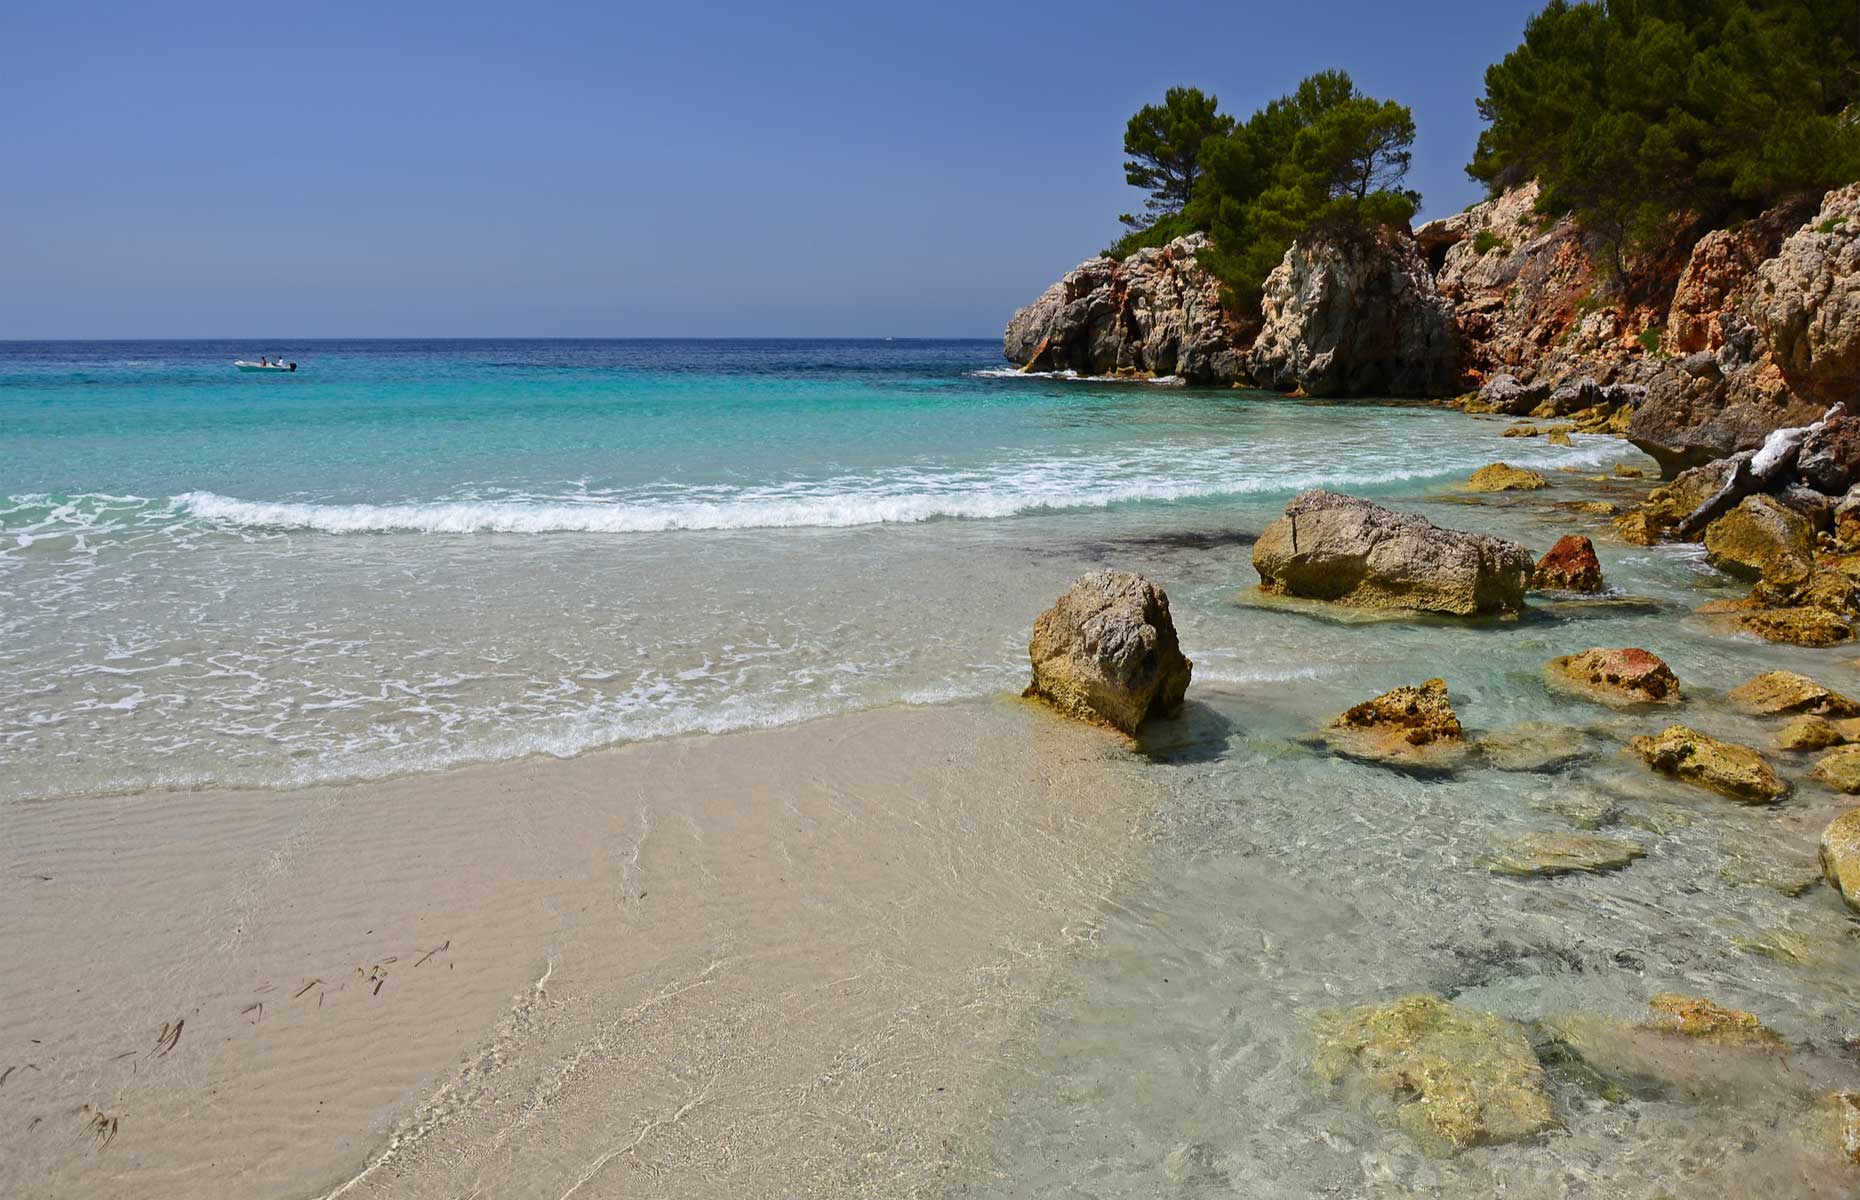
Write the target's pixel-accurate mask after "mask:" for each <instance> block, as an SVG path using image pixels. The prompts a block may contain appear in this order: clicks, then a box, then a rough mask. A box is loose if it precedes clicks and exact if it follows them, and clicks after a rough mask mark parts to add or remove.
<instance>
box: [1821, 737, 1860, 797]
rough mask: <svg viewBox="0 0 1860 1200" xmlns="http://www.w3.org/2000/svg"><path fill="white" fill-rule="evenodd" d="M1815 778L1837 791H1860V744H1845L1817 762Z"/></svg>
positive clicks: (1851, 793) (1853, 792)
mask: <svg viewBox="0 0 1860 1200" xmlns="http://www.w3.org/2000/svg"><path fill="white" fill-rule="evenodd" d="M1815 778H1816V779H1819V780H1821V782H1823V783H1825V784H1827V785H1828V786H1829V787H1831V788H1833V789H1834V790H1835V791H1837V792H1844V793H1846V794H1847V795H1849V796H1851V795H1853V794H1855V793H1856V792H1860V746H1843V747H1841V748H1840V749H1839V750H1835V751H1833V752H1832V753H1829V754H1825V755H1823V756H1822V758H1821V761H1819V762H1817V763H1816V764H1815Z"/></svg>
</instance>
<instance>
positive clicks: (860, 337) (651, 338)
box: [0, 333, 1001, 346]
mask: <svg viewBox="0 0 1860 1200" xmlns="http://www.w3.org/2000/svg"><path fill="white" fill-rule="evenodd" d="M1000 337H1001V335H1000V334H986V335H974V334H970V335H951V334H945V335H925V334H838V333H834V334H804V333H802V334H757V333H746V334H729V335H693V334H619V335H611V334H483V333H480V334H469V335H465V336H458V335H453V334H397V335H394V336H381V335H375V334H368V335H341V334H321V335H318V336H315V337H304V336H301V335H299V336H295V337H248V336H232V335H222V336H212V337H202V336H198V335H196V336H190V337H148V336H140V337H39V338H0V346H29V345H40V344H43V343H46V342H295V343H298V344H302V343H305V342H993V341H999V340H1000Z"/></svg>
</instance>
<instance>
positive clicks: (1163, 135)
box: [1118, 87, 1234, 231]
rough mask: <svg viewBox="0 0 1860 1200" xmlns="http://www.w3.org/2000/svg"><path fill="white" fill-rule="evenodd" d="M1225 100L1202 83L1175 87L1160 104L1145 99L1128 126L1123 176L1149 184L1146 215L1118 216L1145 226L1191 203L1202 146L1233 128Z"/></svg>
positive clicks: (1138, 184) (1128, 180) (1133, 226)
mask: <svg viewBox="0 0 1860 1200" xmlns="http://www.w3.org/2000/svg"><path fill="white" fill-rule="evenodd" d="M1219 107H1220V100H1219V99H1218V98H1217V97H1214V96H1209V95H1206V94H1205V93H1203V92H1202V90H1201V89H1200V88H1192V87H1173V88H1170V89H1169V91H1168V92H1167V93H1166V94H1165V95H1164V96H1163V102H1162V103H1161V104H1145V105H1144V106H1143V107H1142V108H1140V109H1138V110H1137V113H1136V115H1135V116H1133V117H1131V118H1130V123H1129V124H1128V125H1126V126H1125V127H1124V153H1125V154H1128V155H1130V158H1129V160H1128V161H1126V162H1125V163H1124V182H1126V183H1128V184H1129V185H1130V186H1131V187H1140V188H1144V189H1147V190H1148V191H1149V193H1150V198H1149V199H1148V200H1147V201H1145V202H1144V205H1143V215H1142V216H1132V215H1131V214H1130V213H1125V214H1124V215H1123V216H1121V217H1119V218H1118V220H1120V221H1122V222H1123V223H1124V224H1125V225H1128V226H1129V227H1130V228H1131V229H1132V230H1136V231H1141V230H1145V229H1148V228H1149V227H1150V226H1152V225H1154V224H1156V222H1157V221H1158V220H1161V219H1164V218H1167V217H1172V216H1174V215H1176V214H1177V213H1179V212H1181V211H1182V209H1183V208H1185V207H1187V205H1188V202H1189V200H1190V199H1191V198H1192V197H1193V196H1194V194H1195V181H1196V180H1197V179H1199V178H1201V153H1202V146H1203V144H1204V143H1206V142H1207V141H1208V139H1209V138H1222V137H1226V136H1228V135H1229V134H1231V133H1232V132H1233V131H1234V119H1233V118H1232V117H1230V116H1227V115H1225V114H1224V113H1221V112H1220V111H1219Z"/></svg>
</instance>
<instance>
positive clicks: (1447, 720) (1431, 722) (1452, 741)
mask: <svg viewBox="0 0 1860 1200" xmlns="http://www.w3.org/2000/svg"><path fill="white" fill-rule="evenodd" d="M1324 737H1325V741H1326V742H1328V743H1329V744H1330V746H1331V748H1332V749H1333V750H1336V751H1337V752H1339V753H1341V754H1344V755H1347V756H1349V757H1351V758H1365V759H1370V760H1373V761H1376V762H1385V763H1390V764H1392V765H1395V766H1403V767H1410V768H1415V769H1419V770H1434V771H1450V770H1452V769H1453V768H1455V767H1457V766H1459V765H1460V763H1461V762H1463V761H1464V760H1465V758H1466V755H1467V745H1466V739H1465V731H1464V730H1462V729H1461V728H1460V719H1459V716H1458V714H1456V713H1455V712H1454V711H1453V704H1452V702H1451V701H1450V700H1449V699H1448V697H1447V685H1446V682H1445V681H1444V680H1439V679H1430V680H1428V681H1427V682H1426V683H1423V684H1421V685H1420V686H1419V687H1398V688H1395V689H1394V690H1393V691H1389V692H1384V693H1383V694H1382V695H1380V696H1377V697H1376V698H1375V699H1374V700H1367V701H1364V702H1363V703H1362V704H1359V705H1357V706H1356V707H1355V708H1352V709H1350V710H1349V711H1348V712H1346V713H1344V714H1343V715H1342V716H1340V717H1338V718H1337V719H1336V721H1334V722H1333V723H1332V724H1331V727H1330V728H1329V729H1328V730H1326V731H1325V735H1324Z"/></svg>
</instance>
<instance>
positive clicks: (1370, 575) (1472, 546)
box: [1253, 491, 1532, 616]
mask: <svg viewBox="0 0 1860 1200" xmlns="http://www.w3.org/2000/svg"><path fill="white" fill-rule="evenodd" d="M1253 567H1254V569H1255V570H1257V571H1258V572H1259V578H1260V586H1261V587H1263V588H1265V589H1266V590H1268V591H1272V592H1279V593H1282V594H1285V595H1291V596H1302V597H1305V598H1307V599H1313V600H1334V601H1340V602H1343V603H1347V604H1352V605H1356V606H1359V607H1364V608H1398V609H1420V610H1426V611H1432V612H1444V613H1453V614H1456V615H1460V616H1471V615H1474V614H1478V613H1494V612H1517V611H1519V610H1520V609H1522V608H1523V607H1524V589H1525V585H1526V583H1528V582H1529V580H1530V575H1531V567H1532V562H1531V555H1530V552H1529V551H1527V550H1526V549H1525V548H1524V547H1523V546H1520V545H1518V544H1517V543H1516V542H1508V541H1504V540H1502V539H1499V538H1494V537H1488V536H1486V535H1484V534H1476V533H1464V532H1461V531H1459V530H1454V529H1442V528H1440V527H1439V526H1437V525H1435V524H1433V522H1431V521H1428V520H1427V519H1426V518H1424V517H1420V516H1416V515H1414V514H1412V513H1400V512H1395V511H1393V510H1391V509H1386V508H1383V507H1382V506H1380V505H1378V504H1371V503H1370V502H1368V501H1367V500H1358V499H1356V498H1355V497H1352V496H1344V495H1340V494H1338V493H1336V492H1323V491H1317V492H1306V493H1304V494H1303V495H1301V496H1298V497H1297V498H1296V499H1294V500H1293V501H1292V502H1291V503H1290V504H1288V505H1286V508H1285V516H1284V517H1282V518H1280V519H1279V520H1277V521H1274V522H1273V523H1272V524H1271V525H1269V526H1267V528H1266V530H1265V532H1264V533H1262V534H1261V535H1260V538H1259V540H1258V541H1257V542H1255V543H1254V545H1253Z"/></svg>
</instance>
